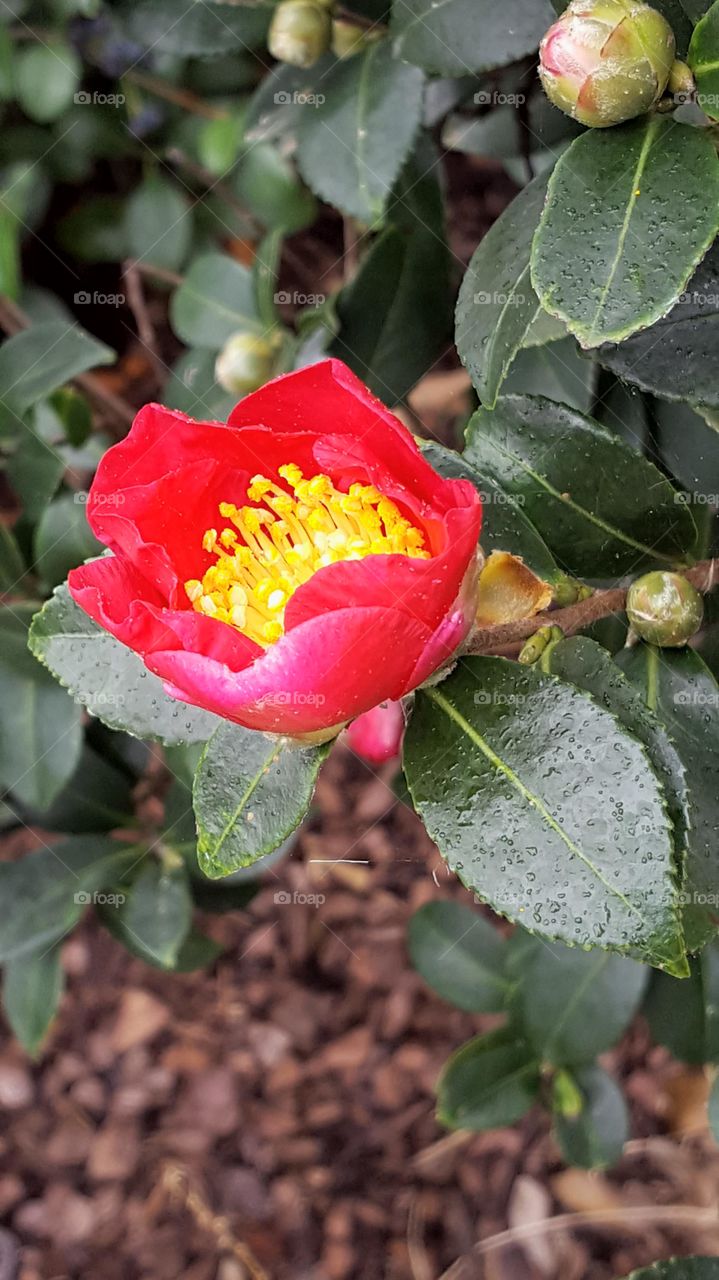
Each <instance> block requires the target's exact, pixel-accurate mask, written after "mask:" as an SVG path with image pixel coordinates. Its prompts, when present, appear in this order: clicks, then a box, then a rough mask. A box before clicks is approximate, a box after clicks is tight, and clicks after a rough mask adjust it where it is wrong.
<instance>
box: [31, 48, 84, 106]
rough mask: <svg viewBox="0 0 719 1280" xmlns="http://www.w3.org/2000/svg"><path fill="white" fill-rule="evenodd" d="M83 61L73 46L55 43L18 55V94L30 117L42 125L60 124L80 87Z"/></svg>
mask: <svg viewBox="0 0 719 1280" xmlns="http://www.w3.org/2000/svg"><path fill="white" fill-rule="evenodd" d="M80 72H81V65H80V60H79V58H78V56H77V54H76V53H75V51H74V49H72V48H71V47H70V45H68V44H65V43H64V41H59V40H52V41H51V42H49V43H48V42H43V43H38V44H35V43H33V44H30V45H29V46H27V47H26V48H23V49H20V51H19V52H16V53H15V92H16V94H17V100H18V102H19V103H20V106H21V107H22V109H23V111H24V112H25V114H26V115H28V116H30V119H31V120H37V121H38V122H39V123H40V124H49V123H50V121H51V120H57V118H58V117H59V116H61V115H62V113H63V111H65V110H66V109H67V108H68V107H69V106H70V104H71V102H72V99H73V94H74V93H75V90H76V89H77V86H78V84H79V83H80Z"/></svg>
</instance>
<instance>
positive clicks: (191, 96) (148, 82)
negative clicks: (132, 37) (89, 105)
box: [124, 67, 230, 120]
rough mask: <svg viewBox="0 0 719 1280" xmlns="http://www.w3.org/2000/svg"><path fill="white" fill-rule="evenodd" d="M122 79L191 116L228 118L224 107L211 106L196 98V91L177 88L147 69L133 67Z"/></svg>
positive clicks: (212, 118) (216, 118)
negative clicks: (151, 73)
mask: <svg viewBox="0 0 719 1280" xmlns="http://www.w3.org/2000/svg"><path fill="white" fill-rule="evenodd" d="M124 79H125V80H130V81H131V82H132V83H133V84H136V85H138V86H139V88H140V89H145V90H146V92H147V93H152V94H154V96H155V97H156V98H164V100H165V101H166V102H171V103H172V104H173V106H176V107H182V108H183V110H185V111H189V112H190V114H191V115H193V116H202V117H203V118H204V119H205V120H227V119H228V118H229V115H230V113H229V111H228V110H227V109H226V108H225V107H213V106H212V104H211V103H210V102H205V99H204V98H198V96H197V94H196V93H190V91H189V89H178V88H177V86H176V85H173V84H168V83H167V81H166V80H163V79H161V77H160V76H152V75H149V74H148V72H147V71H138V70H137V68H135V67H133V69H132V70H131V71H127V72H125V76H124Z"/></svg>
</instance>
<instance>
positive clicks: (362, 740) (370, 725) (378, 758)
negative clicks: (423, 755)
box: [347, 702, 404, 764]
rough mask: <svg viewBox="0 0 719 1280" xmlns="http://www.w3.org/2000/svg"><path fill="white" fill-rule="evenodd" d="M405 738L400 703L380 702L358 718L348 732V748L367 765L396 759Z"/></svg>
mask: <svg viewBox="0 0 719 1280" xmlns="http://www.w3.org/2000/svg"><path fill="white" fill-rule="evenodd" d="M403 735H404V712H403V711H402V703H401V702H383V703H381V704H380V706H378V707H373V708H372V710H371V711H365V713H364V715H361V716H358V717H357V719H356V720H353V721H352V724H351V725H350V726H349V728H348V729H347V745H348V747H350V748H351V749H352V751H354V753H355V755H358V756H361V757H362V759H363V760H367V761H368V763H369V764H384V763H385V762H386V761H387V760H396V759H398V758H399V753H400V749H401V746H402V738H403Z"/></svg>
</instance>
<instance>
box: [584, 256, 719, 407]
mask: <svg viewBox="0 0 719 1280" xmlns="http://www.w3.org/2000/svg"><path fill="white" fill-rule="evenodd" d="M718 342H719V242H717V243H715V245H714V247H713V248H712V249H711V250H710V251H709V253H708V254H707V256H706V258H705V259H704V261H703V262H702V264H701V266H700V267H699V269H698V270H697V271H696V273H695V274H694V276H692V279H691V280H690V281H689V284H688V286H687V288H686V290H685V291H684V293H683V294H682V295H681V298H680V300H679V302H677V303H676V305H675V306H674V307H672V310H671V311H670V312H669V314H668V315H667V316H665V317H664V319H662V320H659V321H658V323H657V324H654V325H652V327H651V329H646V330H644V332H643V333H636V334H635V335H634V337H633V338H630V339H629V340H628V341H627V342H622V343H621V345H620V346H618V347H611V346H608V347H601V348H600V350H599V352H598V359H599V360H600V361H601V363H602V364H603V365H606V367H607V368H608V369H611V370H613V372H614V373H616V374H618V375H619V377H620V378H624V379H626V380H627V381H628V382H633V383H636V385H637V386H638V387H642V388H643V389H644V390H645V391H653V392H655V393H656V394H657V395H660V396H665V397H666V399H667V400H691V401H693V402H694V403H696V404H700V405H701V404H704V405H710V406H713V407H714V408H716V407H718V406H719V379H717V376H716V370H715V360H716V349H717V343H718Z"/></svg>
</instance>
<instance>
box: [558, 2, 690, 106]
mask: <svg viewBox="0 0 719 1280" xmlns="http://www.w3.org/2000/svg"><path fill="white" fill-rule="evenodd" d="M675 48H676V42H675V39H674V33H673V31H672V29H671V27H670V26H669V23H668V22H667V21H666V19H665V18H663V17H662V15H661V14H660V13H657V11H656V9H652V8H650V6H649V5H648V4H640V3H637V0H572V3H571V4H570V5H569V6H568V8H567V9H565V11H564V13H563V14H562V16H561V18H559V20H558V21H557V22H555V23H554V25H553V26H551V27H550V28H549V31H548V32H547V34H546V35H545V37H544V39H543V40H542V43H541V45H540V46H539V75H540V78H541V81H542V84H543V86H544V91H545V93H546V94H547V97H548V98H549V99H550V100H551V101H552V102H553V103H554V105H555V107H559V108H560V110H561V111H565V112H566V113H567V115H569V116H572V117H573V118H574V119H575V120H578V121H579V122H580V123H581V124H586V125H590V126H592V127H593V128H595V129H603V128H606V127H607V126H608V125H612V124H621V123H622V121H623V120H631V119H632V118H633V117H634V116H639V115H642V114H643V113H644V112H645V111H648V110H649V109H650V107H653V106H654V104H655V103H656V102H658V101H659V99H660V98H661V96H662V94H663V93H664V90H665V89H666V87H667V82H668V80H669V73H670V71H671V69H672V64H673V62H674V53H675Z"/></svg>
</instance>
